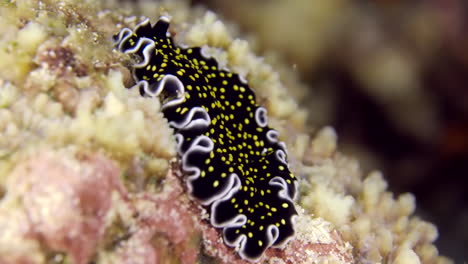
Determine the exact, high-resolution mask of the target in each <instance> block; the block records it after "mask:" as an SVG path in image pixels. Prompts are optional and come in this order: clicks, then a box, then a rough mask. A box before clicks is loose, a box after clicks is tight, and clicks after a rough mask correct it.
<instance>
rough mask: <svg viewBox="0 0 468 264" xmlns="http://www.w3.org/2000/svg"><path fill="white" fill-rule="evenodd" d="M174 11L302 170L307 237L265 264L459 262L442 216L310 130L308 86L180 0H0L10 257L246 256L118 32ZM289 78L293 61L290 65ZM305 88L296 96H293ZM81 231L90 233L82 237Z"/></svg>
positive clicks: (188, 39)
mask: <svg viewBox="0 0 468 264" xmlns="http://www.w3.org/2000/svg"><path fill="white" fill-rule="evenodd" d="M161 14H165V15H170V16H172V23H173V24H172V25H173V27H174V28H173V29H171V30H172V31H173V35H175V41H176V42H177V43H178V44H186V45H189V46H200V45H208V46H209V47H210V48H209V49H208V52H209V53H210V54H211V55H212V56H214V57H215V58H216V59H217V60H218V61H219V62H220V64H221V65H225V66H228V67H229V68H230V69H232V70H233V72H237V73H240V74H242V75H244V76H246V78H247V79H248V80H249V84H250V85H251V88H252V89H253V90H255V92H256V94H257V96H258V98H257V99H258V101H259V104H260V105H262V106H264V107H265V108H267V109H268V111H269V122H270V123H271V125H272V127H275V128H277V129H278V131H279V132H280V135H282V138H281V140H284V141H285V142H286V144H287V146H288V149H289V153H288V157H289V159H290V163H291V170H292V171H294V172H295V174H296V175H298V176H299V178H300V179H301V180H300V182H301V188H300V191H301V194H302V195H301V198H300V200H299V201H298V203H297V204H296V205H295V206H296V210H297V211H298V214H299V216H298V217H297V221H296V223H295V227H296V236H295V238H294V239H293V240H291V241H290V242H289V243H288V244H287V245H286V246H285V247H284V248H282V249H271V248H270V249H268V250H266V252H265V254H264V255H263V257H262V259H261V262H264V263H356V262H359V263H374V262H394V263H417V262H418V261H419V262H421V263H450V261H449V260H447V259H445V258H443V257H439V256H438V253H437V249H436V248H435V247H434V246H433V244H432V243H433V241H434V239H435V238H436V237H437V232H436V229H435V227H434V226H433V225H431V224H429V223H427V222H424V221H421V220H420V219H418V218H417V217H414V216H412V214H413V211H414V208H415V203H414V199H413V198H412V196H411V195H409V194H405V195H401V196H399V197H398V198H397V199H394V198H393V195H392V194H391V193H390V192H388V191H386V182H385V180H384V179H383V177H382V175H381V174H380V173H378V172H373V173H371V174H370V175H369V176H367V177H363V173H362V172H361V170H360V168H359V163H358V162H357V161H356V160H353V159H351V158H350V157H348V156H345V155H343V154H341V153H340V152H339V151H338V150H337V148H338V144H337V135H336V133H335V132H334V131H333V129H332V128H324V129H322V130H320V131H316V132H315V133H314V134H310V130H309V126H308V125H306V122H305V120H306V118H307V112H306V111H305V110H304V109H302V108H300V107H299V105H298V104H297V101H296V99H295V98H294V96H293V95H292V93H290V92H289V91H294V90H300V89H303V88H304V86H303V85H302V84H301V83H300V82H299V81H298V80H297V79H295V77H294V76H295V75H294V73H291V72H290V71H289V74H288V76H289V77H288V86H287V87H286V85H285V84H284V83H283V82H282V81H280V79H281V78H280V74H279V73H278V72H277V71H276V70H275V69H276V66H272V65H269V64H267V63H266V62H265V61H264V60H263V58H262V57H258V56H256V55H255V54H254V53H253V52H252V51H251V47H250V44H249V42H247V41H243V40H238V39H236V37H234V36H233V33H232V27H231V26H229V25H227V24H225V23H223V22H222V21H221V20H219V19H218V18H217V16H216V14H214V13H212V12H207V11H206V10H205V9H203V8H201V7H198V8H190V7H189V5H188V3H186V2H184V1H162V2H157V3H153V2H143V3H137V4H131V3H116V2H113V1H105V2H96V1H90V0H89V1H78V0H67V1H60V2H56V1H52V0H46V1H28V0H22V1H7V2H4V3H2V4H1V6H0V25H1V26H0V47H1V49H0V57H1V58H2V60H1V61H0V133H1V136H0V263H51V262H61V261H65V262H67V263H68V262H70V263H71V262H72V263H89V262H95V263H187V264H188V263H195V262H197V261H198V262H201V263H205V262H206V263H246V261H244V260H242V259H240V258H239V257H238V255H237V254H236V253H235V250H234V249H232V248H229V247H226V246H225V245H224V243H223V241H222V236H221V235H220V232H219V230H217V229H215V228H213V227H212V226H211V225H210V224H209V223H208V221H207V217H208V214H207V212H206V211H205V210H206V209H205V208H203V207H201V206H199V205H198V204H197V203H195V202H194V201H192V200H191V199H190V198H189V196H188V195H187V190H186V189H185V188H184V186H185V184H184V180H185V178H184V175H182V174H181V173H180V172H181V170H180V167H179V163H178V161H177V159H175V156H176V144H175V141H174V139H173V138H172V131H171V128H170V127H169V126H168V124H167V121H166V120H165V119H164V118H163V115H162V114H161V105H160V104H159V102H158V100H155V99H148V98H143V97H141V96H140V94H139V93H138V91H137V89H126V88H125V87H126V86H127V87H129V86H131V85H132V84H133V81H132V80H131V78H130V72H129V70H128V69H127V68H126V66H127V65H129V62H130V61H131V59H132V58H130V57H129V56H126V55H122V54H120V53H118V52H113V51H112V50H113V47H112V43H111V36H112V35H113V34H115V33H117V32H118V31H119V29H120V28H122V27H124V26H125V27H133V26H135V24H137V23H138V22H140V21H141V18H140V17H136V16H134V15H145V16H147V17H149V18H150V19H151V20H152V21H156V19H157V17H159V15H161ZM278 67H279V68H281V67H283V68H282V71H283V73H282V74H287V73H288V70H287V69H285V67H284V65H283V66H281V65H278ZM294 94H300V93H294ZM83 241H85V242H83Z"/></svg>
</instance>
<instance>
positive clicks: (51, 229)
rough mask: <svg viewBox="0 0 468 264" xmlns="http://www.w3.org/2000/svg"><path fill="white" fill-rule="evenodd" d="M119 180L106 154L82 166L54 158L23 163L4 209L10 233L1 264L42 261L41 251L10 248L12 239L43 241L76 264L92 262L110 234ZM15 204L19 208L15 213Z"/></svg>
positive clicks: (1, 246) (1, 248)
mask: <svg viewBox="0 0 468 264" xmlns="http://www.w3.org/2000/svg"><path fill="white" fill-rule="evenodd" d="M118 175H119V169H118V168H117V166H116V165H115V164H114V163H113V162H111V161H109V160H108V159H106V158H104V157H102V156H100V155H90V156H83V157H81V160H79V161H77V160H74V159H71V158H64V157H60V156H58V155H56V154H51V153H48V154H41V155H38V156H37V157H35V158H31V159H29V160H27V161H25V162H23V163H20V164H19V165H18V166H17V167H16V168H15V169H14V170H13V171H12V173H11V174H10V175H9V178H8V180H9V181H8V183H7V190H8V192H7V194H6V196H5V197H4V198H3V201H2V204H0V229H3V230H10V232H9V233H7V234H6V236H5V234H3V235H2V237H1V238H0V263H18V262H19V263H36V261H37V260H40V259H41V256H40V255H41V254H40V252H28V251H23V252H20V251H21V250H25V249H26V250H27V247H24V246H23V247H19V248H15V247H14V246H11V245H8V240H9V239H14V241H18V243H19V244H20V245H26V244H35V243H37V242H39V243H41V244H42V245H43V246H45V247H46V248H49V249H51V250H52V251H57V252H66V253H67V254H69V256H70V257H71V259H73V262H74V263H77V264H80V263H87V262H88V261H89V259H90V257H91V256H92V255H93V254H94V251H95V249H96V246H97V243H98V241H99V240H100V239H101V238H102V236H103V234H104V230H105V225H104V224H105V216H106V214H107V212H108V210H109V208H110V206H111V193H112V191H113V190H115V189H117V188H118ZM9 201H11V202H12V203H14V202H13V201H17V203H18V205H19V206H18V205H16V204H15V205H13V206H14V207H12V208H9V206H8V204H9ZM12 216H14V217H12ZM22 240H23V241H22ZM36 249H37V248H36ZM37 250H39V249H37ZM5 251H6V252H5ZM30 253H32V254H31V255H29V254H30ZM34 253H37V254H34ZM35 256H37V257H35Z"/></svg>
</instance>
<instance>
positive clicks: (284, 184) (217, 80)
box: [114, 16, 298, 261]
mask: <svg viewBox="0 0 468 264" xmlns="http://www.w3.org/2000/svg"><path fill="white" fill-rule="evenodd" d="M168 28H169V18H168V17H166V16H162V17H161V18H160V19H159V21H158V22H157V23H156V24H155V25H154V26H152V25H151V23H150V22H149V20H148V19H146V20H144V21H143V22H141V23H140V24H139V25H137V26H136V27H135V29H134V30H131V29H128V28H123V29H122V30H121V31H120V33H118V34H117V35H115V36H114V42H115V45H116V47H117V48H118V50H120V51H121V52H124V53H127V54H131V55H134V56H135V58H136V60H137V62H136V63H135V64H134V65H133V69H132V70H133V76H134V79H135V80H136V85H135V87H138V88H139V90H140V93H141V94H142V96H145V97H150V98H159V100H160V101H161V104H162V112H163V114H164V116H165V117H166V118H167V119H168V120H169V125H170V126H171V127H172V128H173V129H174V131H175V138H176V142H177V151H178V154H179V157H180V160H181V164H182V170H183V171H184V175H186V184H187V189H188V191H189V193H190V195H191V196H193V197H195V198H196V200H198V201H199V202H200V203H201V204H202V205H204V206H206V208H207V209H208V211H209V213H210V222H211V224H212V225H213V226H215V227H217V228H222V229H223V238H224V241H225V243H226V244H227V245H229V246H231V247H236V248H237V249H238V250H239V255H240V256H241V257H242V258H244V259H247V260H251V261H255V260H258V259H259V258H260V257H261V256H262V254H263V252H264V251H265V250H266V249H267V248H269V247H272V246H273V247H282V246H283V245H284V244H286V242H287V241H288V240H289V239H290V238H291V237H292V236H293V235H294V219H293V218H294V217H295V216H296V215H297V212H296V210H295V208H294V203H293V200H294V199H295V198H296V196H297V185H298V184H297V180H296V178H295V176H294V175H293V174H292V173H291V172H290V170H289V166H288V161H287V151H286V147H285V144H284V143H283V142H280V141H279V140H278V132H276V131H275V130H273V129H271V128H270V127H269V126H268V119H267V111H266V109H265V108H264V107H261V106H259V105H258V104H257V102H256V99H255V94H254V92H253V91H252V90H251V89H250V88H249V86H248V84H247V81H246V80H245V78H243V77H242V76H240V75H238V74H236V73H232V72H230V71H229V70H227V69H219V67H218V63H217V61H216V60H215V59H213V58H211V57H209V56H207V55H206V54H205V52H204V48H203V47H193V48H190V47H179V46H176V45H175V44H174V41H173V39H172V37H171V35H170V33H169V32H168Z"/></svg>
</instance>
